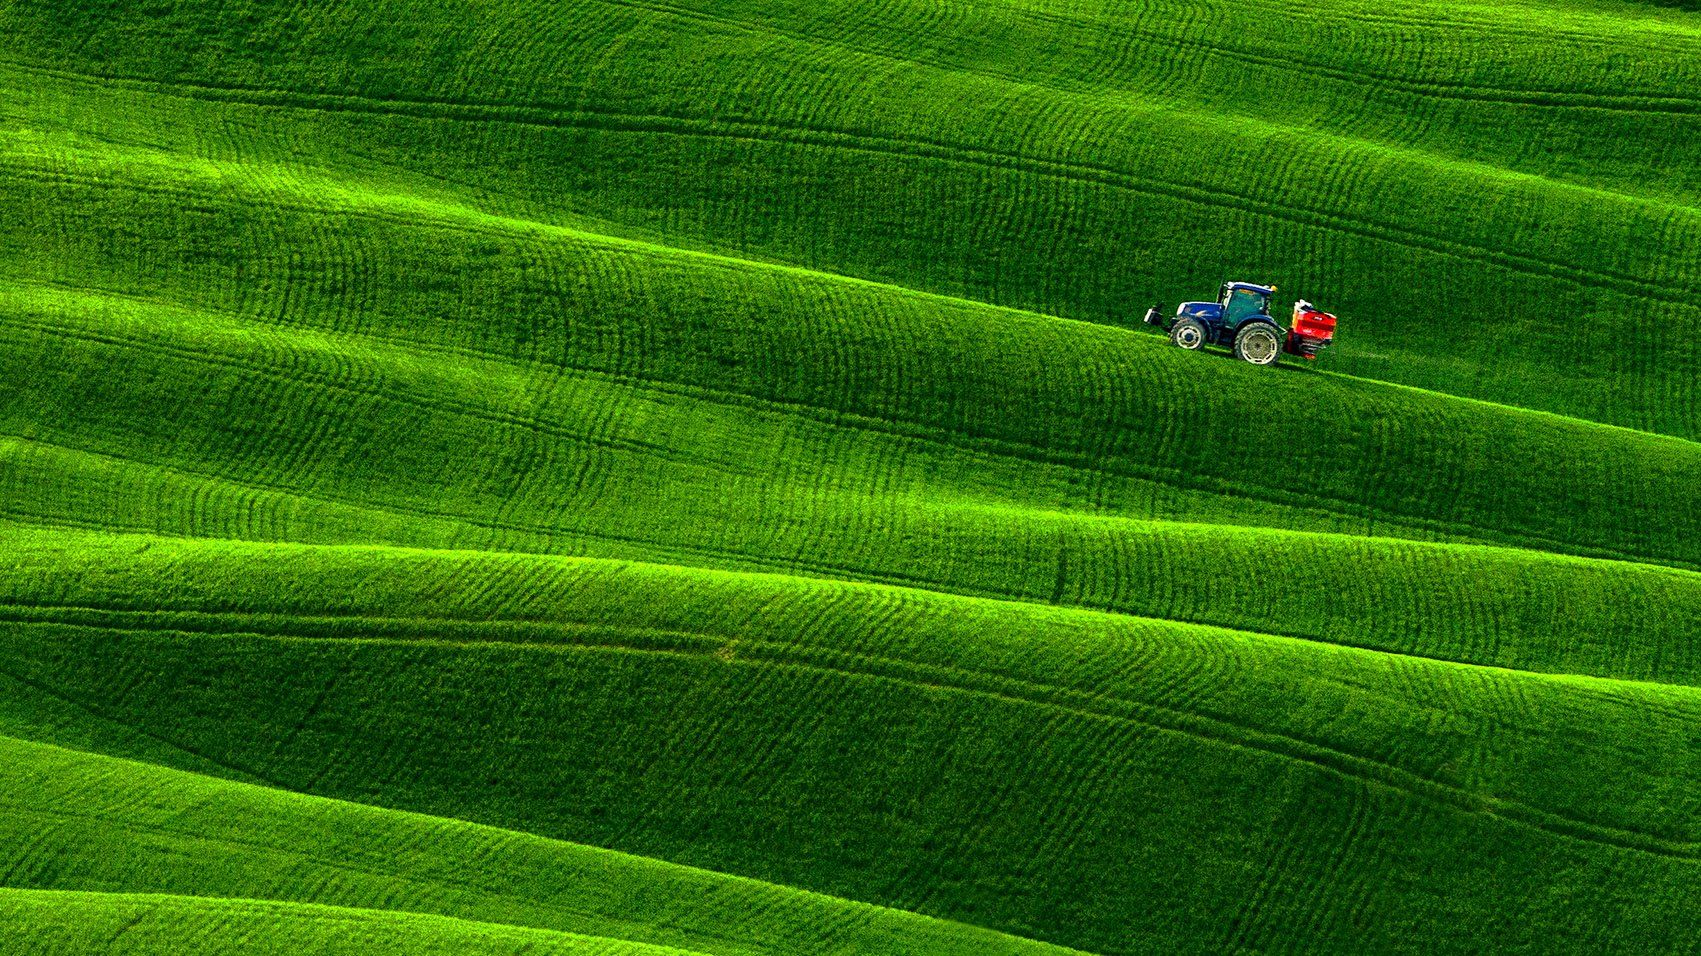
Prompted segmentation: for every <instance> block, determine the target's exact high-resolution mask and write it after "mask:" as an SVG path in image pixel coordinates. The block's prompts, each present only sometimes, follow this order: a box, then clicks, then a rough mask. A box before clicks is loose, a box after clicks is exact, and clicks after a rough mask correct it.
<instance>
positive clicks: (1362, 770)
mask: <svg viewBox="0 0 1701 956" xmlns="http://www.w3.org/2000/svg"><path fill="white" fill-rule="evenodd" d="M715 638H716V639H718V640H720V641H723V642H724V641H726V640H727V638H725V637H724V636H720V635H716V636H715ZM278 639H281V640H294V641H329V642H333V643H359V642H364V643H368V644H380V645H382V644H401V645H426V646H431V645H440V646H449V647H465V646H478V647H483V646H491V645H488V644H487V643H486V642H473V643H472V644H471V645H468V644H467V643H466V642H458V641H453V640H443V639H427V640H425V641H411V640H406V639H395V638H370V637H368V638H358V637H323V638H309V637H294V638H291V637H284V638H278ZM733 640H736V642H737V644H738V646H739V647H740V648H744V647H749V646H759V645H770V644H775V642H769V641H756V640H752V639H749V638H735V639H733ZM508 646H513V647H520V648H527V649H532V650H543V651H546V652H549V653H562V652H564V651H566V650H581V651H590V652H598V651H601V652H611V653H626V654H638V655H644V656H675V657H689V658H697V657H714V656H716V655H715V651H714V650H711V649H703V650H700V651H692V650H689V649H685V648H678V647H657V646H647V645H635V644H631V643H623V642H618V641H615V642H604V643H597V644H576V645H571V646H570V647H569V646H563V645H550V644H535V643H522V644H517V645H508ZM775 646H778V647H780V648H781V649H782V650H785V651H795V650H796V649H795V648H794V647H792V646H789V645H775ZM823 656H828V655H823ZM830 656H838V657H849V658H854V659H856V660H860V661H863V662H865V663H868V664H872V665H875V669H868V668H860V667H856V666H851V665H850V664H848V663H847V664H837V663H830V662H827V661H825V660H819V659H816V660H811V659H810V655H808V654H807V653H805V654H793V655H790V656H786V655H784V654H783V653H782V654H775V655H774V656H771V657H765V656H762V655H760V654H758V655H752V656H750V657H749V658H747V659H748V660H750V661H751V662H753V663H757V664H765V665H767V666H773V667H784V668H794V669H801V670H808V671H816V672H820V673H830V674H836V675H840V676H845V677H850V678H853V679H869V680H879V681H887V682H895V683H898V684H904V685H909V686H914V687H917V688H929V689H933V690H945V691H954V692H958V693H964V694H970V695H975V696H984V697H989V698H995V699H1000V700H1005V701H1007V702H1010V703H1014V704H1017V705H1028V706H1035V707H1040V708H1042V709H1048V710H1055V711H1059V712H1063V713H1068V714H1073V715H1076V716H1079V717H1084V718H1088V719H1098V720H1105V721H1109V722H1112V723H1122V724H1132V725H1136V726H1143V727H1148V728H1151V729H1154V730H1160V731H1166V732H1169V733H1176V734H1181V735H1183V736H1187V737H1192V738H1195V739H1199V740H1203V741H1207V742H1213V743H1217V744H1221V745H1223V746H1228V747H1234V748H1241V749H1247V750H1253V751H1257V752H1261V753H1265V754H1268V755H1270V756H1273V757H1276V758H1278V759H1282V760H1291V761H1294V762H1298V763H1304V764H1307V765H1309V766H1312V767H1315V768H1317V769H1320V770H1323V771H1324V772H1327V773H1330V774H1333V775H1336V776H1340V777H1344V778H1347V779H1352V780H1356V781H1358V782H1359V783H1361V784H1366V785H1370V786H1381V787H1386V788H1389V789H1392V790H1395V791H1398V792H1401V793H1405V794H1407V795H1409V796H1412V797H1415V798H1418V799H1422V800H1426V801H1429V802H1433V803H1437V804H1440V805H1444V806H1449V807H1452V808H1453V809H1455V810H1459V811H1463V812H1466V813H1486V814H1489V815H1492V816H1495V817H1497V818H1500V819H1502V820H1505V821H1507V822H1510V823H1513V824H1517V825H1521V826H1526V827H1529V828H1532V829H1535V830H1539V831H1542V832H1544V833H1548V834H1550V835H1553V836H1557V837H1560V838H1562V839H1570V840H1577V841H1581V842H1585V843H1592V844H1596V845H1603V846H1611V847H1616V848H1618V849H1622V850H1630V851H1635V852H1643V853H1649V854H1653V855H1656V856H1665V857H1671V858H1675V859H1682V860H1690V861H1697V860H1701V839H1678V838H1673V837H1666V836H1661V835H1659V834H1655V833H1650V832H1646V831H1642V830H1635V829H1629V828H1625V827H1618V826H1613V825H1610V824H1603V823H1598V822H1596V821H1592V820H1587V819H1584V818H1582V817H1578V816H1574V815H1571V814H1568V813H1563V812H1559V811H1554V810H1549V809H1544V808H1542V807H1538V806H1535V805H1533V804H1529V803H1525V802H1523V801H1520V800H1516V799H1513V798H1510V797H1498V796H1494V795H1491V794H1486V793H1480V792H1478V791H1476V790H1472V789H1470V788H1468V787H1464V786H1461V785H1457V784H1452V783H1448V782H1445V781H1442V780H1437V779H1434V778H1431V777H1428V776H1425V775H1423V774H1421V773H1418V772H1416V771H1414V770H1409V769H1407V768H1404V767H1401V766H1398V765H1397V764H1393V763H1389V762H1387V761H1385V760H1382V759H1379V758H1376V757H1367V756H1364V755H1362V754H1357V753H1353V752H1351V751H1348V750H1342V749H1339V748H1337V747H1334V746H1331V745H1329V744H1324V743H1318V742H1315V741H1310V740H1307V739H1305V738H1303V737H1298V736H1294V735H1292V734H1287V733H1283V732H1281V731H1276V730H1267V729H1264V728H1260V727H1257V726H1254V725H1248V724H1244V723H1241V722H1238V721H1234V720H1229V719H1227V718H1223V717H1216V716H1212V715H1209V714H1204V713H1197V712H1194V711H1189V710H1187V709H1185V708H1181V707H1177V706H1175V705H1171V704H1163V703H1155V702H1143V701H1138V700H1130V699H1126V698H1122V697H1117V696H1112V695H1105V694H1094V693H1089V692H1086V691H1081V690H1075V689H1072V688H1069V687H1067V686H1064V685H1057V684H1047V683H1043V682H1036V681H1029V680H1025V679H1022V678H1011V677H1005V676H1003V675H999V674H994V673H990V672H983V671H977V670H973V669H965V668H960V667H955V666H952V665H943V664H927V663H925V662H917V661H909V660H906V659H904V658H892V657H884V656H881V655H876V654H865V653H857V652H843V653H839V654H836V655H830ZM733 659H734V660H739V659H741V658H740V657H739V656H738V655H737V654H736V652H735V654H734V657H733ZM881 665H886V666H887V667H888V668H889V669H890V670H891V671H892V672H891V673H888V672H886V671H884V670H881V669H878V668H879V667H880V666H881ZM911 668H913V669H914V670H916V671H918V672H933V676H931V677H928V676H921V675H919V674H918V675H916V676H911V675H906V674H904V673H903V671H904V670H906V669H911ZM950 675H957V676H958V677H959V678H968V679H967V680H961V679H960V680H956V681H952V680H949V679H948V678H949V676H950ZM975 678H980V679H983V681H984V685H977V684H976V683H975V680H974V679H975ZM1000 684H1004V685H1009V686H1008V689H1000V688H999V687H998V686H997V685H1000ZM1021 688H1027V689H1029V690H1031V691H1039V692H1041V693H1054V694H1056V695H1057V696H1058V697H1059V698H1061V699H1060V700H1048V699H1046V698H1045V697H1043V696H1041V697H1036V696H1033V695H1032V694H1029V693H1022V692H1021ZM1065 701H1072V702H1065ZM1103 703H1114V704H1119V705H1121V708H1119V709H1118V710H1126V711H1127V712H1126V713H1123V712H1118V711H1113V710H1107V709H1105V708H1103V707H1102V706H1099V707H1095V706H1093V705H1094V704H1103ZM292 792H299V791H292Z"/></svg>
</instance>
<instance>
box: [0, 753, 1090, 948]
mask: <svg viewBox="0 0 1701 956" xmlns="http://www.w3.org/2000/svg"><path fill="white" fill-rule="evenodd" d="M0 744H11V745H13V746H22V747H27V748H35V749H39V750H45V751H51V752H55V753H59V754H65V755H68V756H69V757H70V758H71V759H78V760H85V761H91V762H116V763H120V764H129V765H132V766H136V767H141V768H144V769H145V771H146V772H147V773H151V774H156V775H159V776H162V777H178V778H188V779H192V780H194V781H197V782H198V783H200V784H201V785H203V786H211V787H217V788H232V789H236V790H239V791H244V792H247V791H260V792H263V793H264V794H265V795H266V796H268V797H269V798H274V799H284V800H287V801H296V802H302V803H321V804H329V805H333V806H335V807H339V808H343V809H344V811H345V812H353V813H357V814H372V815H375V816H385V817H400V818H403V819H407V820H412V821H418V822H420V823H425V824H429V825H437V826H450V827H454V828H458V829H466V830H472V831H476V832H479V833H484V834H489V835H491V836H498V837H502V838H506V839H509V840H516V841H519V842H522V843H528V844H533V845H542V846H559V847H567V848H571V849H572V850H574V851H577V852H582V853H591V854H598V855H607V856H611V857H614V858H618V859H620V860H622V861H627V862H630V863H633V864H635V865H638V866H643V867H655V868H659V869H662V870H670V871H674V872H677V873H691V874H702V875H706V876H710V877H713V878H715V879H719V880H725V881H728V882H731V883H738V884H743V885H747V886H754V887H764V888H767V889H770V890H774V891H778V892H779V893H782V894H792V895H796V896H799V897H803V898H806V899H808V900H813V901H817V902H821V903H826V904H829V905H840V906H846V907H849V908H852V909H858V910H862V911H864V912H876V913H889V914H896V915H899V916H902V917H906V918H912V919H916V920H921V921H925V922H929V923H936V924H940V925H945V926H960V927H963V928H966V929H972V930H976V931H979V932H985V933H990V934H996V935H999V936H1003V937H1006V938H1010V939H1014V940H1018V941H1020V942H1024V943H1029V944H1032V945H1034V946H1038V947H1047V948H1049V949H1051V950H1053V951H1055V952H1056V953H1057V954H1059V956H1096V954H1093V953H1090V952H1087V951H1085V950H1075V949H1070V948H1068V947H1065V946H1062V945H1059V944H1057V943H1051V942H1047V941H1044V940H1038V939H1033V938H1031V937H1024V936H1018V935H1015V934H1012V933H1008V932H1005V931H1003V930H997V929H992V928H990V927H986V926H981V925H979V924H975V923H965V922H962V921H960V920H952V919H948V918H945V917H940V916H931V915H928V914H925V913H918V912H915V911H913V910H905V909H899V908H897V907H892V906H882V905H881V904H878V903H870V902H867V901H864V900H857V899H851V898H849V897H843V896H833V895H831V894H828V893H821V892H819V891H816V890H811V889H806V888H804V887H799V886H792V885H790V884H785V883H773V882H770V881H767V880H762V879H758V878H756V877H752V876H745V875H743V874H739V873H731V872H726V871H723V870H712V869H708V868H706V867H700V866H693V865H691V864H688V863H676V862H674V861H672V860H667V859H663V858H661V857H653V856H644V855H642V854H638V853H632V852H629V851H626V850H617V849H613V848H611V847H603V846H597V845H595V844H590V843H579V842H576V841H573V840H565V839H561V838H559V837H552V836H546V835H544V834H541V833H533V832H531V831H529V830H516V829H512V828H509V827H501V826H496V825H494V824H489V823H480V822H478V821H476V820H467V819H463V818H461V817H450V816H440V815H437V814H431V813H423V812H421V811H418V810H406V809H402V808H399V807H386V806H381V805H378V804H371V803H363V802H361V801H358V800H348V799H344V798H342V797H332V796H324V795H320V794H315V793H303V792H301V791H298V790H292V789H290V788H288V787H282V786H276V785H271V784H257V783H252V782H249V781H243V780H233V779H230V778H228V777H217V776H213V775H211V774H206V773H201V772H198V771H194V770H183V769H180V768H177V767H168V766H164V765H161V764H156V763H152V762H150V761H146V760H137V759H134V758H131V757H121V756H115V755H112V754H104V753H100V752H98V751H92V750H82V749H79V748H76V747H67V746H64V745H61V744H55V743H48V742H44V741H37V740H29V739H27V738H23V737H15V736H12V735H9V734H4V733H0ZM0 806H10V807H19V806H21V805H20V804H16V803H14V802H12V801H9V800H6V799H5V798H4V797H0ZM34 812H38V813H46V814H53V815H60V816H67V817H72V818H79V819H88V820H98V821H105V822H109V823H112V824H113V825H116V826H120V827H123V828H127V829H133V830H142V831H144V832H153V833H165V834H173V835H180V836H188V837H193V838H195V839H203V840H215V841H221V842H228V841H226V840H225V838H222V837H210V836H207V835H206V834H204V833H201V832H200V831H196V830H182V829H177V828H175V827H171V826H163V825H157V824H143V823H140V822H137V821H133V820H114V819H113V818H112V817H109V816H106V815H103V814H95V813H78V812H75V811H72V810H69V809H66V808H64V807H40V808H34ZM239 845H250V846H261V847H264V848H266V849H270V850H272V851H273V852H279V853H289V854H292V855H296V856H301V857H304V858H308V859H312V860H316V861H319V862H321V863H324V864H327V865H330V866H334V867H345V868H350V869H353V870H355V871H357V872H366V873H373V874H375V875H385V876H392V877H398V878H401V877H404V876H405V874H404V873H401V872H398V871H394V870H373V869H369V868H365V867H355V866H353V865H352V864H350V863H349V862H348V861H346V860H344V859H342V858H340V857H324V856H316V855H314V854H312V853H310V852H305V851H303V850H297V849H288V848H285V847H280V846H275V845H272V844H261V843H257V842H254V841H242V842H241V843H239ZM457 885H460V886H462V887H464V888H466V889H469V890H472V891H474V892H480V893H491V892H493V891H492V890H491V889H489V888H487V887H484V886H482V885H480V884H478V883H476V882H471V881H464V880H463V881H457ZM5 889H10V888H5ZM397 912H403V911H397ZM446 918H450V919H456V918H458V917H446ZM492 925H499V926H500V925H519V926H522V927H524V925H525V924H501V923H498V924H492ZM540 928H541V927H540Z"/></svg>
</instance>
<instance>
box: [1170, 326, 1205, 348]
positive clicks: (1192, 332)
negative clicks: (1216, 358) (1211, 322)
mask: <svg viewBox="0 0 1701 956" xmlns="http://www.w3.org/2000/svg"><path fill="white" fill-rule="evenodd" d="M1169 340H1170V341H1171V342H1174V343H1175V344H1176V345H1178V346H1180V347H1181V348H1184V349H1186V350H1187V351H1189V352H1196V351H1198V350H1199V349H1201V348H1204V347H1205V324H1204V323H1203V322H1200V321H1199V320H1198V319H1180V320H1178V321H1177V322H1176V323H1175V325H1173V326H1170V330H1169Z"/></svg>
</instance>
